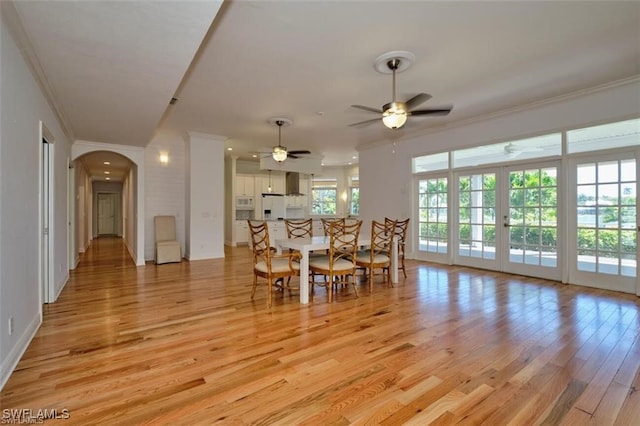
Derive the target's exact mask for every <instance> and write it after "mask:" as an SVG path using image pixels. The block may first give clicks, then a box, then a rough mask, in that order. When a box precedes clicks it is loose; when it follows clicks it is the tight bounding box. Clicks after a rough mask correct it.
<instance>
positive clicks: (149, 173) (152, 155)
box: [144, 135, 186, 260]
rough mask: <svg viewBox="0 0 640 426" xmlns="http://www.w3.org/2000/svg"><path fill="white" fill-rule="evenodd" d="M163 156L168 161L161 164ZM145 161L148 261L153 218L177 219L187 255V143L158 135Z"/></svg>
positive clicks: (178, 232)
mask: <svg viewBox="0 0 640 426" xmlns="http://www.w3.org/2000/svg"><path fill="white" fill-rule="evenodd" d="M160 153H166V154H167V155H168V156H169V162H168V163H167V164H162V163H161V162H160ZM144 161H145V176H144V179H145V244H144V246H145V251H144V257H145V259H146V260H153V259H154V242H155V235H154V233H155V231H154V228H153V218H154V216H158V215H171V216H175V217H176V233H177V237H178V240H179V241H180V243H181V245H182V253H184V252H185V202H186V197H185V191H184V188H185V184H186V180H185V174H186V166H185V142H184V139H182V138H181V137H175V136H173V137H172V136H169V135H156V136H155V137H154V139H153V140H152V141H151V142H150V143H149V145H147V147H146V148H145V150H144Z"/></svg>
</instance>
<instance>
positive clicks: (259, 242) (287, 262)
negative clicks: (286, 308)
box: [247, 220, 300, 307]
mask: <svg viewBox="0 0 640 426" xmlns="http://www.w3.org/2000/svg"><path fill="white" fill-rule="evenodd" d="M247 222H248V223H249V236H250V238H251V241H250V242H251V249H252V250H253V288H252V290H251V299H253V297H254V295H255V293H256V288H257V286H258V277H261V278H265V279H266V280H267V293H268V306H269V307H271V304H272V299H273V287H274V281H275V280H278V279H284V278H291V277H293V276H297V275H299V274H300V265H299V263H297V262H296V261H297V260H299V259H300V254H299V253H286V254H281V255H278V254H276V251H275V249H274V248H273V247H271V245H270V244H269V227H268V226H267V222H266V221H251V220H248V221H247Z"/></svg>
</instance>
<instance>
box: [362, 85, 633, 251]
mask: <svg viewBox="0 0 640 426" xmlns="http://www.w3.org/2000/svg"><path fill="white" fill-rule="evenodd" d="M637 116H640V80H638V79H636V80H632V81H626V82H619V83H617V84H611V85H609V86H607V87H601V88H598V89H594V90H593V91H591V92H588V93H582V94H576V95H575V96H565V97H564V98H563V99H558V100H555V101H553V102H547V103H544V104H539V105H537V106H532V107H531V108H528V109H521V110H518V111H514V112H512V113H510V114H504V115H502V116H499V117H494V118H491V119H486V120H482V121H476V122H472V123H468V124H466V125H458V126H456V127H451V128H448V129H443V130H439V131H435V132H432V133H429V134H425V135H422V136H414V137H411V138H406V139H400V140H398V141H397V143H396V145H395V146H394V145H393V144H392V143H391V142H389V143H388V144H386V145H382V146H378V147H374V148H370V149H365V150H362V151H361V152H360V217H361V218H362V219H363V220H365V221H368V222H370V221H371V220H372V219H375V218H379V217H384V216H388V217H396V218H406V217H411V213H412V211H411V209H412V204H411V203H412V196H411V194H412V179H413V177H412V173H411V159H412V158H413V157H416V156H420V155H426V154H432V153H438V152H443V151H449V150H451V149H452V148H459V147H467V146H477V145H484V144H488V143H494V142H499V141H506V140H509V139H516V138H521V137H527V136H531V135H536V134H542V133H546V132H553V131H557V130H559V129H566V128H579V127H583V126H587V125H590V124H594V123H601V122H608V121H615V120H618V119H625V118H629V117H637ZM411 225H412V226H413V225H414V224H413V223H412V224H411ZM408 247H411V240H410V241H409V245H408Z"/></svg>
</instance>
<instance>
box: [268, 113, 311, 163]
mask: <svg viewBox="0 0 640 426" xmlns="http://www.w3.org/2000/svg"><path fill="white" fill-rule="evenodd" d="M269 123H271V124H275V125H276V126H278V145H276V146H274V147H273V149H272V150H271V157H273V160H274V161H277V162H278V163H282V162H283V161H284V160H286V159H287V158H299V156H300V155H304V154H311V151H309V150H306V149H299V150H292V151H287V147H286V146H282V126H289V125H291V124H293V121H291V120H289V119H288V118H279V117H277V118H270V119H269Z"/></svg>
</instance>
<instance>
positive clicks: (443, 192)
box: [418, 175, 449, 259]
mask: <svg viewBox="0 0 640 426" xmlns="http://www.w3.org/2000/svg"><path fill="white" fill-rule="evenodd" d="M448 189H449V187H448V180H447V177H446V175H441V176H432V177H420V178H419V179H418V252H419V257H420V258H422V259H429V258H431V259H433V257H434V256H436V257H437V256H446V255H447V254H448V252H449V250H448V246H449V244H448V239H449V220H448V214H449V208H448V201H447V200H448Z"/></svg>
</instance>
